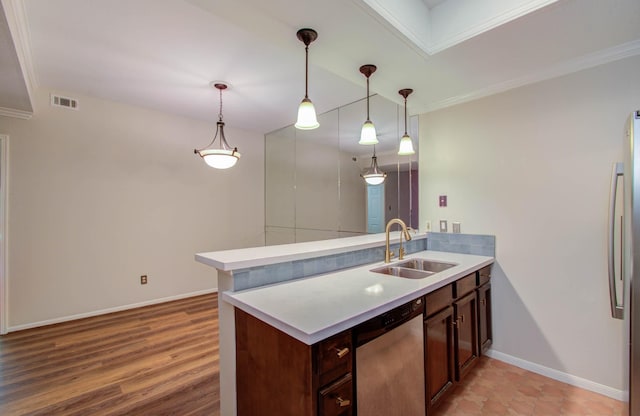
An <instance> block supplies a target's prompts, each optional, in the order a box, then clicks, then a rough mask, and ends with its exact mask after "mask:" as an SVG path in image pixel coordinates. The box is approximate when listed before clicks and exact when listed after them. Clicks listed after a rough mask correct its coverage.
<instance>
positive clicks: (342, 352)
mask: <svg viewBox="0 0 640 416" xmlns="http://www.w3.org/2000/svg"><path fill="white" fill-rule="evenodd" d="M336 352H337V354H338V358H343V357H344V356H345V355H347V354H349V347H346V348H336Z"/></svg>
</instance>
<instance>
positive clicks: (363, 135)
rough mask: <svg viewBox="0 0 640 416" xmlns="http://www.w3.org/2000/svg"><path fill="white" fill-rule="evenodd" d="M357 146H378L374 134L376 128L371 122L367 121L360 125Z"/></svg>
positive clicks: (376, 136) (376, 137)
mask: <svg viewBox="0 0 640 416" xmlns="http://www.w3.org/2000/svg"><path fill="white" fill-rule="evenodd" d="M358 144H363V145H371V144H378V135H377V134H376V127H375V126H374V125H373V123H372V122H371V120H367V121H365V122H364V124H363V125H362V131H361V132H360V141H359V142H358Z"/></svg>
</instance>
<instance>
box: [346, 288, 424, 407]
mask: <svg viewBox="0 0 640 416" xmlns="http://www.w3.org/2000/svg"><path fill="white" fill-rule="evenodd" d="M423 311H424V302H423V300H422V298H420V299H417V300H415V301H413V302H409V303H406V304H404V305H402V306H399V307H397V308H395V309H392V310H390V311H389V312H386V313H384V314H382V315H380V316H378V317H375V318H373V319H370V320H368V321H366V322H363V323H362V324H360V325H358V326H357V327H356V328H355V338H356V354H355V359H356V393H357V394H356V414H357V415H358V416H380V415H385V416H424V415H425V413H426V405H425V381H424V371H425V370H424V334H423Z"/></svg>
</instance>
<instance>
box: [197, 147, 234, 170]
mask: <svg viewBox="0 0 640 416" xmlns="http://www.w3.org/2000/svg"><path fill="white" fill-rule="evenodd" d="M199 153H200V156H202V158H203V159H204V161H205V163H206V164H207V165H209V166H211V167H212V168H216V169H229V168H230V167H233V166H234V165H235V164H236V162H237V161H238V159H240V156H241V155H240V153H238V152H236V151H235V150H226V149H205V150H201V151H200V152H199Z"/></svg>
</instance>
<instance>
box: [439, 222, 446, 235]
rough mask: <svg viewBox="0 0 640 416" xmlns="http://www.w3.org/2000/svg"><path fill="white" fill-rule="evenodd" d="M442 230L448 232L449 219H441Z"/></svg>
mask: <svg viewBox="0 0 640 416" xmlns="http://www.w3.org/2000/svg"><path fill="white" fill-rule="evenodd" d="M440 232H441V233H446V232H447V220H440Z"/></svg>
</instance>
